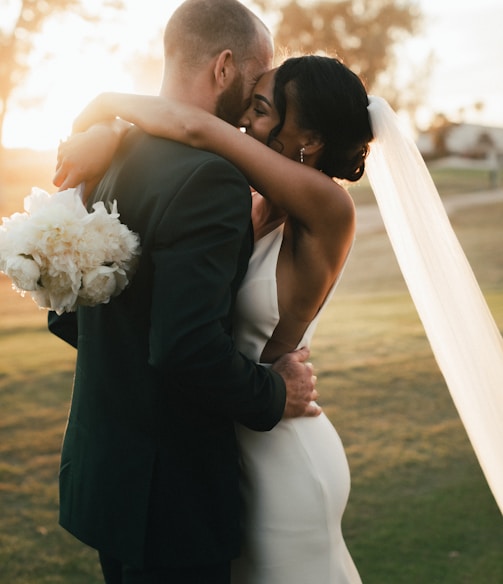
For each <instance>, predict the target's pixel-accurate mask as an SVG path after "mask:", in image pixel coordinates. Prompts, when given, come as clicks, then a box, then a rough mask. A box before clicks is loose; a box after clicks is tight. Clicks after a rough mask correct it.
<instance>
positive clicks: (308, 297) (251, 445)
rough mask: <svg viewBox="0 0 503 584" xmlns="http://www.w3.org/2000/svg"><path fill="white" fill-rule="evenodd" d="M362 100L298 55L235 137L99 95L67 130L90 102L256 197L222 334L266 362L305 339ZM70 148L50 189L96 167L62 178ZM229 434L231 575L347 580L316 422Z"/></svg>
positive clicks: (336, 259)
mask: <svg viewBox="0 0 503 584" xmlns="http://www.w3.org/2000/svg"><path fill="white" fill-rule="evenodd" d="M327 83H328V84H329V86H330V87H331V88H332V91H331V92H330V93H327V91H326V86H327ZM367 105H368V99H367V94H366V92H365V89H364V87H363V85H362V83H361V81H360V80H359V79H358V77H357V76H356V75H354V74H353V73H352V72H351V71H350V70H349V69H348V68H347V67H345V66H344V65H343V64H342V63H341V62H340V61H338V60H336V59H330V58H327V57H314V56H310V57H303V58H297V59H290V60H288V61H286V62H285V63H284V64H283V65H282V66H281V67H280V68H279V69H278V70H275V71H271V72H269V73H267V74H266V75H264V76H263V77H262V78H261V79H260V81H259V82H258V83H257V86H256V88H255V91H254V95H253V98H252V104H251V105H250V107H249V109H248V111H247V112H246V113H245V115H244V117H243V119H242V125H243V126H244V127H245V128H246V131H247V134H249V136H247V135H245V134H242V133H241V132H239V131H237V130H236V129H235V128H233V127H232V126H229V125H228V124H226V123H225V122H223V121H221V120H219V119H217V118H215V117H213V116H210V115H209V114H206V113H205V112H202V111H199V110H195V109H194V108H187V107H185V106H182V105H181V104H175V103H173V102H167V101H165V100H163V99H160V98H146V97H139V96H118V95H116V96H114V95H112V96H106V95H105V96H103V97H102V98H101V99H98V101H97V102H96V103H95V105H94V106H90V108H89V109H88V110H87V111H86V112H85V113H84V114H83V115H82V116H81V117H80V118H79V120H78V121H77V123H76V124H77V127H78V129H84V126H87V125H89V124H91V123H92V122H94V121H96V119H94V116H95V110H96V107H97V109H98V111H99V115H104V116H105V117H113V116H115V115H119V116H120V117H121V118H123V119H126V120H129V121H131V122H134V123H135V124H137V125H138V126H140V127H142V128H143V129H144V130H146V131H148V132H150V133H154V134H157V135H160V136H164V137H170V138H173V139H176V140H179V141H185V142H187V143H188V144H189V145H192V146H195V147H198V148H203V149H209V150H214V151H215V152H217V153H219V154H221V155H222V156H224V157H226V158H228V159H230V160H231V161H232V162H233V163H234V164H235V165H236V166H238V167H239V168H240V169H241V170H242V171H243V173H244V174H245V175H246V176H247V177H248V179H249V181H250V183H251V184H252V185H253V187H254V188H256V189H257V191H258V192H260V193H261V194H262V195H264V196H265V198H262V197H261V196H260V195H258V194H254V202H253V223H254V231H255V239H256V244H255V251H254V254H253V256H252V258H251V260H250V265H249V270H248V274H247V276H246V278H245V280H244V282H243V285H242V288H241V291H240V293H239V295H238V304H237V306H236V326H235V335H236V342H237V344H238V347H239V348H240V349H241V350H242V352H243V353H245V354H246V355H247V356H248V357H251V358H253V359H256V360H257V361H260V362H262V363H264V364H267V363H272V362H273V361H274V360H275V359H277V358H278V357H279V356H280V355H282V354H283V353H285V352H287V351H290V350H292V349H294V348H296V347H298V346H300V345H303V344H306V343H309V341H310V338H311V336H312V334H313V332H314V328H315V326H316V322H317V319H318V317H319V315H320V312H321V310H322V308H323V307H324V305H325V304H326V303H327V302H328V300H329V298H330V296H331V294H332V293H333V290H334V287H335V284H336V282H337V279H338V278H339V276H340V273H341V271H342V268H343V266H344V263H345V261H346V259H347V256H348V253H349V250H350V248H351V245H352V241H353V237H354V207H353V203H352V200H351V198H350V196H349V195H348V193H347V191H346V190H345V189H344V188H343V187H342V186H340V185H339V184H337V183H336V182H334V180H332V177H338V178H339V179H346V180H350V181H355V180H358V179H359V178H360V177H361V176H362V174H363V172H364V167H365V157H366V155H367V151H368V142H369V140H370V139H371V137H372V134H371V130H370V126H369V121H368V114H367ZM107 132H108V134H109V133H110V132H109V130H107V129H106V128H103V127H101V128H95V129H94V133H95V134H99V135H100V139H99V140H97V139H95V140H93V141H92V144H91V146H89V150H88V151H86V153H85V154H81V156H80V158H81V164H88V165H89V164H91V159H92V160H95V159H96V158H99V156H96V154H97V152H96V148H97V147H101V146H103V144H104V142H103V137H104V136H105V135H107ZM250 137H253V138H255V140H252V139H251V138H250ZM76 139H77V138H75V139H74V140H76ZM81 140H88V138H86V137H85V135H82V136H81V137H80V138H79V141H81ZM111 140H112V143H114V138H113V137H112V139H111ZM259 141H260V142H262V144H261V143H260V142H259ZM73 146H75V143H73V145H72V141H71V142H70V143H69V144H68V145H64V146H62V147H61V150H60V166H59V168H58V170H57V174H56V177H55V183H56V184H57V185H58V186H61V187H62V188H67V187H69V186H75V184H76V183H78V182H80V181H81V180H89V179H90V178H91V180H93V181H95V180H96V179H98V178H99V177H100V176H101V174H102V173H103V170H104V166H106V164H107V162H106V163H105V165H103V164H102V165H101V166H100V164H98V166H97V170H95V171H93V172H92V173H87V172H86V173H84V174H82V175H79V172H80V171H79V170H78V169H77V170H76V169H75V168H74V169H73V171H74V172H73V173H72V169H70V170H69V169H68V165H69V160H70V158H71V157H73V156H74V154H72V152H73V151H72V148H73ZM267 146H269V148H268V147H267ZM271 149H272V150H275V151H276V152H281V154H282V155H280V154H277V153H276V152H271ZM77 151H78V152H80V150H77ZM82 160H85V161H86V162H85V163H82ZM105 160H109V156H108V158H106V159H105ZM299 162H300V163H302V164H303V166H302V165H301V164H299ZM98 163H100V160H98ZM93 165H94V162H93V163H92V164H91V166H93ZM320 170H321V171H322V172H320ZM68 172H70V174H69V175H68V174H67V173H68ZM72 183H73V184H72ZM237 434H238V438H239V442H240V446H241V453H242V470H243V472H242V476H243V479H242V492H243V497H244V500H245V515H244V517H243V537H244V547H243V552H242V555H241V557H240V558H239V560H237V561H236V562H235V563H234V566H233V582H236V583H239V584H241V583H257V584H258V583H261V584H262V583H264V582H267V583H268V584H274V583H278V584H279V583H281V584H287V583H288V584H294V583H296V582H298V583H299V584H300V583H305V582H324V583H327V584H328V583H334V584H335V583H337V584H344V583H348V584H349V583H351V584H355V583H358V582H360V578H359V576H358V573H357V570H356V568H355V566H354V564H353V562H352V560H351V557H350V555H349V553H348V551H347V548H346V546H345V543H344V540H343V537H342V533H341V518H342V514H343V511H344V508H345V505H346V502H347V498H348V495H349V482H350V481H349V469H348V465H347V461H346V457H345V454H344V449H343V447H342V444H341V441H340V439H339V436H338V435H337V433H336V431H335V430H334V428H333V426H332V425H331V424H330V422H329V421H328V419H327V418H326V417H325V416H324V415H321V416H319V417H318V418H316V419H312V420H310V419H307V418H304V419H297V420H284V421H282V422H280V424H278V426H277V427H276V428H275V429H274V430H273V431H271V432H269V433H267V434H264V435H263V436H261V435H260V434H259V433H258V432H252V431H249V430H247V429H246V428H243V427H238V428H237Z"/></svg>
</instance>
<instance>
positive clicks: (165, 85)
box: [159, 66, 216, 114]
mask: <svg viewBox="0 0 503 584" xmlns="http://www.w3.org/2000/svg"><path fill="white" fill-rule="evenodd" d="M159 95H161V97H167V98H170V99H176V100H177V101H181V102H183V103H186V104H190V105H194V106H197V107H200V108H202V109H204V110H206V111H207V112H209V113H211V114H215V109H216V98H215V96H214V95H213V92H212V90H211V88H210V87H208V85H207V83H206V78H205V75H204V73H203V72H200V73H199V74H194V75H190V76H189V75H187V74H186V72H185V71H183V70H182V69H181V68H180V67H169V66H166V67H165V70H164V77H163V81H162V85H161V89H160V92H159Z"/></svg>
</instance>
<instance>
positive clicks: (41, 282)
mask: <svg viewBox="0 0 503 584" xmlns="http://www.w3.org/2000/svg"><path fill="white" fill-rule="evenodd" d="M24 209H25V212H24V213H14V214H13V215H11V217H8V218H4V220H3V223H2V225H0V271H2V272H5V273H6V274H7V275H8V276H10V277H11V278H12V280H13V282H14V285H15V286H16V288H17V289H18V291H30V292H31V295H32V298H33V299H34V300H35V302H36V303H37V304H38V305H39V306H41V307H43V308H50V309H52V310H56V312H58V313H61V312H69V311H73V310H76V308H77V306H78V305H80V304H82V305H87V306H94V305H96V304H101V303H107V302H109V301H110V298H111V297H112V296H117V295H118V294H120V293H121V292H122V290H123V289H124V288H125V287H126V286H127V284H128V283H129V279H130V277H131V275H132V273H133V272H134V270H135V269H136V265H137V262H138V257H139V254H140V241H139V237H138V235H137V234H135V233H132V232H131V231H130V230H129V229H128V228H127V227H126V226H125V225H123V224H122V223H121V222H120V221H119V213H118V210H117V202H116V201H114V202H113V204H112V205H111V208H110V212H107V210H106V208H105V205H104V204H103V203H102V202H99V203H95V205H94V206H93V211H92V212H91V213H88V212H87V209H86V208H85V206H84V205H83V203H82V200H81V198H80V188H77V189H68V190H66V191H61V192H59V193H56V194H54V195H49V194H48V193H46V192H45V191H43V190H41V189H37V188H34V189H33V190H32V193H31V195H30V196H28V197H26V198H25V201H24Z"/></svg>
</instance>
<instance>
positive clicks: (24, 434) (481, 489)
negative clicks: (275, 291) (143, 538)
mask: <svg viewBox="0 0 503 584" xmlns="http://www.w3.org/2000/svg"><path fill="white" fill-rule="evenodd" d="M23 180H25V181H26V183H27V184H28V181H29V185H30V186H31V184H40V180H39V178H38V177H36V176H35V177H26V176H24V175H23ZM7 190H8V189H7ZM4 192H5V191H4ZM9 192H11V191H9ZM16 192H19V193H22V192H23V193H24V194H26V193H27V192H28V191H27V190H26V185H25V184H24V183H23V184H16ZM10 203H11V204H10V208H9V212H12V210H15V209H16V208H19V205H17V207H16V206H15V205H14V209H12V206H13V204H12V201H11V202H10ZM501 207H502V205H501V204H500V205H486V206H484V207H480V208H472V209H465V210H463V211H458V212H457V214H456V215H455V216H454V217H453V218H452V223H453V225H454V227H455V229H456V232H457V233H458V236H459V238H460V241H461V243H462V245H463V247H464V248H465V250H466V252H467V255H468V257H469V259H470V261H471V262H472V265H473V267H474V271H475V273H476V275H477V278H478V279H479V282H480V283H481V285H482V287H483V290H484V292H485V294H486V297H487V300H488V303H489V306H490V308H491V311H492V312H493V314H494V316H495V319H496V321H497V323H498V324H499V326H500V328H501V327H502V325H503V257H502V254H501V225H502V219H503V210H502V209H501ZM74 358H75V355H74V351H73V350H72V349H71V348H68V347H66V346H65V345H64V344H63V343H62V342H60V341H58V340H57V339H55V338H53V337H52V336H51V335H50V334H49V333H48V332H47V331H46V328H45V312H43V311H39V310H38V309H37V308H36V307H35V305H34V304H33V303H32V301H31V300H30V299H29V298H24V299H23V298H21V297H19V296H18V295H17V294H15V293H14V292H13V291H12V290H10V287H9V284H8V281H7V279H6V278H4V277H2V276H0V412H1V415H0V508H1V513H2V515H1V523H0V581H1V582H6V583H7V582H8V583H9V584H34V583H37V584H58V583H71V584H97V583H99V582H102V579H101V577H100V571H99V567H98V563H97V559H96V553H95V552H94V551H93V550H89V549H88V548H86V547H85V546H84V545H83V544H81V543H80V542H78V541H76V540H75V539H74V538H72V537H71V536H70V535H68V534H67V533H66V532H65V531H64V530H63V529H61V528H60V527H59V526H58V524H57V517H58V495H57V475H58V466H59V450H60V445H61V438H62V435H63V431H64V427H65V423H66V415H67V410H68V405H69V400H70V392H71V383H72V374H73V367H74ZM312 361H313V362H314V364H315V367H316V368H317V373H318V379H319V382H318V389H319V391H320V394H321V401H322V404H323V406H324V408H325V411H326V413H327V414H328V415H329V417H330V419H331V420H332V421H333V423H334V425H335V426H336V428H337V429H338V431H339V433H340V435H341V437H342V439H343V442H344V444H345V447H346V452H347V456H348V460H349V463H350V467H351V474H352V491H351V496H350V501H349V504H348V508H347V511H346V514H345V517H344V532H345V538H346V541H347V544H348V547H349V548H350V550H351V553H352V555H353V557H354V559H355V562H356V564H357V566H358V569H359V571H360V573H361V575H362V579H363V582H364V584H436V583H438V584H480V583H484V584H500V583H501V582H503V519H502V516H501V513H500V511H499V510H498V509H497V507H496V504H495V502H494V499H493V497H492V495H491V493H490V491H489V489H488V487H487V485H486V482H485V480H484V477H483V475H482V473H481V471H480V468H479V465H478V463H477V461H476V458H475V456H474V453H473V451H472V448H471V446H470V443H469V441H468V439H467V437H466V433H465V431H464V429H463V427H462V424H461V422H460V420H459V417H458V415H457V412H456V409H455V407H454V405H453V403H452V400H451V398H450V395H449V392H448V390H447V389H446V386H445V383H444V381H443V379H442V376H441V374H440V373H439V371H438V368H437V366H436V363H435V361H434V359H433V356H432V354H431V351H430V348H429V345H428V342H427V341H426V339H425V336H424V332H423V329H422V327H421V324H420V322H419V320H418V317H417V315H416V313H415V310H414V307H413V305H412V303H411V300H410V298H409V296H408V293H407V290H406V288H405V285H404V283H403V281H402V278H401V276H400V272H399V270H398V267H397V265H396V262H395V261H394V258H393V253H392V251H391V248H390V246H389V243H388V241H387V239H386V236H385V235H384V234H383V233H372V234H368V235H362V236H360V237H359V238H358V240H357V242H356V245H355V249H354V251H353V253H352V257H351V259H350V262H349V265H348V267H347V269H346V272H345V275H344V278H343V280H342V282H341V284H340V286H339V289H338V292H337V293H336V295H335V297H334V299H333V301H332V302H331V304H330V306H329V307H328V308H327V312H326V314H325V315H324V317H323V319H322V321H321V323H320V325H319V329H318V333H317V335H316V339H315V342H314V345H313V351H312ZM321 447H323V445H320V448H321ZM264 584H267V583H264ZM309 584H310V583H309ZM316 584H318V583H316ZM320 584H324V583H320Z"/></svg>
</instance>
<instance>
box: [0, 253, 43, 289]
mask: <svg viewBox="0 0 503 584" xmlns="http://www.w3.org/2000/svg"><path fill="white" fill-rule="evenodd" d="M3 271H4V272H5V273H6V274H7V276H9V278H10V279H11V280H12V283H13V285H14V286H15V287H16V288H17V289H18V290H23V291H32V290H37V288H38V282H39V280H40V268H39V267H38V265H37V263H36V262H35V261H33V260H32V259H31V258H29V257H25V256H22V255H17V256H13V257H10V258H7V260H6V262H5V269H4V270H3Z"/></svg>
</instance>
